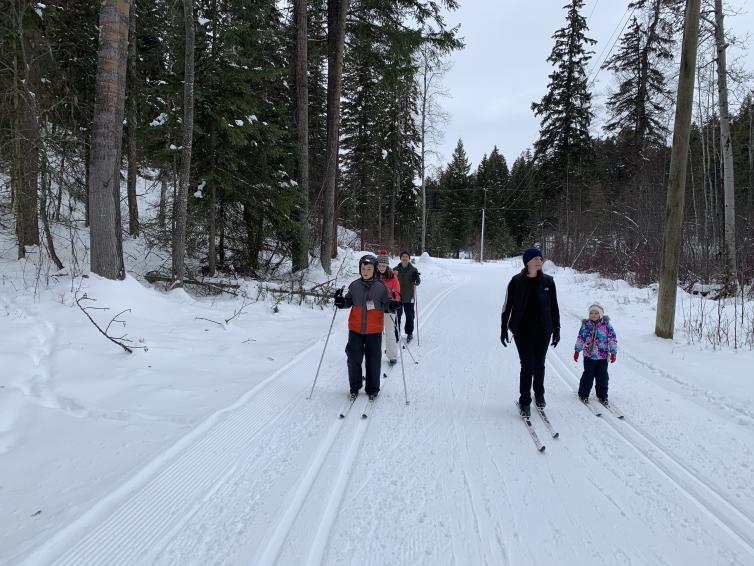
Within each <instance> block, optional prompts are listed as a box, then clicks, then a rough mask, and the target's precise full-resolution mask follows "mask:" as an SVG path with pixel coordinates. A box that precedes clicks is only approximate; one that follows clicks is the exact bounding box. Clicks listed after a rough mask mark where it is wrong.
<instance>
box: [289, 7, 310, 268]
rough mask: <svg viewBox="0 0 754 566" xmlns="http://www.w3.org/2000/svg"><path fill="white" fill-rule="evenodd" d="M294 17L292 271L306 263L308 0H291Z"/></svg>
mask: <svg viewBox="0 0 754 566" xmlns="http://www.w3.org/2000/svg"><path fill="white" fill-rule="evenodd" d="M293 9H294V12H295V20H296V43H295V45H294V59H295V62H296V77H295V80H296V139H297V147H298V152H297V161H296V182H297V183H298V189H299V191H300V193H301V206H300V208H299V211H298V218H297V221H298V224H299V227H298V230H299V232H298V235H297V237H296V241H295V243H294V248H293V271H299V270H301V269H306V268H307V267H309V80H308V60H309V55H308V49H307V41H308V28H307V20H308V18H307V0H294V3H293Z"/></svg>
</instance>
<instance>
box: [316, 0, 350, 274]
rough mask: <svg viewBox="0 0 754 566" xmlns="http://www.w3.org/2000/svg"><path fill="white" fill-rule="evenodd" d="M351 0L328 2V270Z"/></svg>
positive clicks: (323, 258)
mask: <svg viewBox="0 0 754 566" xmlns="http://www.w3.org/2000/svg"><path fill="white" fill-rule="evenodd" d="M347 12H348V0H328V2H327V148H326V151H325V194H324V199H323V201H324V205H323V209H322V244H321V245H320V251H319V261H320V263H321V264H322V268H323V269H324V270H325V273H330V272H331V265H332V263H331V259H332V258H331V254H332V249H333V246H334V245H335V241H334V240H335V230H334V229H333V225H334V223H335V222H336V218H335V185H336V182H337V178H338V141H339V136H340V91H341V86H342V78H343V52H344V50H345V43H346V14H347Z"/></svg>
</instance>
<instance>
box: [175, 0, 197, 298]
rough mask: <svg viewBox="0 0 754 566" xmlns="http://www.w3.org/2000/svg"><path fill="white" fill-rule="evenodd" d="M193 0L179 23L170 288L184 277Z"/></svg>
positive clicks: (187, 3) (185, 6)
mask: <svg viewBox="0 0 754 566" xmlns="http://www.w3.org/2000/svg"><path fill="white" fill-rule="evenodd" d="M192 2H193V0H183V22H184V30H185V34H186V50H185V53H186V54H185V61H184V64H183V65H184V73H183V74H184V76H183V147H182V149H181V172H180V176H179V181H178V194H177V198H176V202H175V203H174V204H173V216H174V218H175V232H174V233H173V285H172V286H173V287H182V286H183V278H184V276H185V273H184V272H185V265H186V264H185V257H186V215H187V208H188V187H189V181H190V178H191V144H192V143H193V134H194V6H193V4H192Z"/></svg>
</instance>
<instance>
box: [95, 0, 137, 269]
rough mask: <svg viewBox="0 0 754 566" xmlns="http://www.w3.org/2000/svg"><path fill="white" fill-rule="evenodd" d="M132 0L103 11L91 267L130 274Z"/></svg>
mask: <svg viewBox="0 0 754 566" xmlns="http://www.w3.org/2000/svg"><path fill="white" fill-rule="evenodd" d="M129 8H130V1H129V0H104V1H103V3H102V9H101V12H100V36H99V37H100V45H99V52H98V53H97V80H96V85H95V99H94V121H93V126H92V139H91V151H90V153H91V161H90V163H89V169H90V171H89V183H90V185H89V201H90V203H89V216H90V218H89V220H90V224H91V230H90V232H89V233H90V248H91V269H92V271H93V272H94V273H97V274H99V275H101V276H103V277H106V278H108V279H124V278H125V276H126V272H125V267H124V264H123V249H122V245H121V226H120V175H115V174H114V172H115V170H116V168H119V167H120V155H121V143H122V138H123V111H124V104H125V94H126V61H127V59H128V18H129Z"/></svg>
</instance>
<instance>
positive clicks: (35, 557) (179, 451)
mask: <svg viewBox="0 0 754 566" xmlns="http://www.w3.org/2000/svg"><path fill="white" fill-rule="evenodd" d="M322 339H323V338H322V337H320V338H317V339H315V340H313V341H311V342H310V343H309V344H308V345H307V346H305V347H304V348H302V349H301V350H300V351H299V352H298V353H297V354H296V355H295V356H294V357H293V359H292V360H291V361H290V362H288V363H287V364H285V365H284V366H283V367H281V368H280V369H278V370H277V371H275V372H273V373H272V374H271V375H269V376H268V377H267V378H264V379H262V380H261V381H260V382H259V383H258V384H257V385H256V386H255V387H253V388H252V389H251V390H250V391H249V392H248V393H246V394H245V395H243V396H242V397H241V398H240V400H239V401H237V402H235V403H233V404H232V405H230V406H229V407H226V408H224V409H220V410H218V411H216V412H215V413H214V414H213V415H211V416H210V417H208V418H207V419H205V421H204V422H203V423H201V424H200V425H198V426H197V427H195V428H194V430H192V431H191V432H189V433H188V434H187V435H185V436H184V437H183V438H181V439H179V440H177V441H176V442H175V443H174V444H173V445H172V446H171V447H170V448H168V449H167V450H165V451H163V452H162V453H161V454H159V455H158V456H156V457H155V458H153V459H152V461H151V462H150V463H148V464H147V465H146V466H144V467H143V468H142V469H141V470H140V471H138V472H135V474H134V475H133V476H132V477H131V479H129V480H126V481H125V482H124V483H123V484H122V485H121V486H120V487H119V488H117V489H116V490H114V491H113V492H111V493H110V494H108V495H106V496H104V497H102V498H101V499H100V500H99V502H98V503H96V504H95V505H94V506H93V507H92V508H91V509H89V510H88V511H86V512H85V513H84V514H83V515H81V516H80V517H78V518H77V519H75V520H74V521H73V522H72V523H71V524H70V525H69V526H68V527H64V528H63V529H61V530H60V531H58V533H56V534H55V535H53V537H52V538H50V539H49V540H48V541H46V542H44V543H43V544H42V545H41V546H40V547H39V548H37V549H36V550H35V551H34V552H32V554H31V555H30V556H28V557H27V559H26V562H25V563H27V564H36V563H38V561H40V560H42V559H44V560H47V561H55V562H54V563H55V564H60V565H61V566H63V565H65V564H73V565H74V566H79V565H81V564H86V563H87V562H84V561H83V560H84V559H86V558H87V557H88V556H92V555H93V554H96V551H97V550H100V552H101V551H102V549H103V548H108V549H109V550H110V551H111V554H112V552H115V556H111V557H110V558H109V561H107V562H106V563H107V564H115V563H125V564H130V563H132V562H119V560H120V559H121V557H122V552H123V549H129V548H130V549H131V550H127V552H133V549H134V548H138V549H144V548H148V547H147V546H146V545H145V544H143V542H144V540H154V537H155V536H156V533H155V531H156V530H157V529H149V528H148V527H152V526H154V525H155V524H164V523H165V522H166V520H167V519H168V518H169V517H171V516H179V515H180V513H181V508H180V507H179V506H176V505H175V500H173V499H172V498H168V497H167V496H168V495H172V494H173V493H175V491H176V490H181V489H183V490H184V494H183V498H182V499H180V502H181V503H183V502H184V501H189V502H190V501H192V500H194V499H195V498H196V497H197V495H198V494H201V493H203V489H201V488H204V487H205V486H207V485H212V478H214V477H217V476H218V475H220V476H222V472H223V471H224V470H225V469H227V465H228V460H229V459H233V458H235V452H233V451H230V450H227V449H225V450H224V449H223V448H233V447H234V446H239V445H240V446H243V444H242V443H240V442H238V441H237V439H238V433H239V432H241V433H242V434H244V438H243V439H242V440H241V442H248V441H249V440H251V439H253V438H254V437H255V436H256V435H257V434H259V433H261V432H262V431H263V430H264V429H266V428H267V427H268V426H270V425H272V424H274V423H275V422H276V421H277V420H278V419H279V418H280V417H281V416H282V415H284V414H287V413H288V412H289V411H290V410H291V408H292V406H293V404H294V402H295V399H292V400H290V401H289V402H288V403H286V404H284V405H283V406H282V407H279V409H278V412H277V414H275V412H274V411H273V412H272V415H271V418H269V417H268V418H267V419H266V420H265V418H264V417H265V414H266V413H269V412H270V411H269V407H270V405H272V403H270V402H267V403H263V404H262V407H264V409H262V410H248V411H243V409H244V408H249V407H250V405H249V402H250V401H251V400H253V399H257V398H259V397H266V398H267V399H274V398H276V395H275V394H278V391H279V390H283V389H284V384H283V383H281V382H280V380H279V378H280V377H281V376H283V375H285V374H286V373H287V372H289V371H290V370H291V369H292V368H294V367H295V366H296V364H298V363H299V362H300V361H301V360H302V359H303V358H304V357H305V356H306V354H307V353H308V352H309V351H310V350H312V349H313V348H314V347H315V346H316V345H317V344H318V343H319V342H321V341H322ZM265 409H266V410H265ZM250 425H252V426H250ZM198 433H201V434H202V435H201V436H199V437H198V438H197V439H196V440H193V439H194V438H195V437H196V436H197V434H198ZM228 439H230V444H231V445H230V446H228V447H224V446H223V444H222V441H228ZM192 440H193V442H192ZM233 440H236V442H233ZM218 441H220V442H221V443H220V444H218ZM207 447H211V448H210V449H209V450H207V449H206V448H207ZM216 454H221V455H222V456H225V460H222V459H218V458H217V457H216ZM221 461H224V462H225V464H223V463H222V462H221ZM182 470H188V471H189V475H188V476H187V475H186V473H185V472H183V473H182V472H181V471H182ZM201 473H203V474H204V476H205V477H204V481H203V482H202V483H201V484H200V486H197V485H196V484H194V483H193V482H189V481H186V480H193V479H194V478H195V477H196V476H197V475H199V474H201ZM176 479H177V480H184V481H175V480H176ZM206 489H208V488H206ZM187 492H190V493H187ZM156 501H157V502H159V501H163V502H165V501H166V502H168V503H170V505H167V506H165V507H162V508H160V507H158V506H156V505H155V502H156ZM103 507H104V509H103ZM150 515H151V516H150ZM102 516H104V520H102V519H103V517H102ZM140 519H143V520H140ZM98 520H100V522H99V523H95V521H98ZM92 523H94V524H95V525H96V526H95V527H93V528H91V529H89V530H88V531H85V530H84V529H85V527H87V526H89V525H90V524H92ZM133 525H138V528H137V529H136V533H134V532H132V531H130V530H125V531H124V527H129V526H131V527H133ZM163 530H164V527H163ZM82 531H83V532H84V534H83V535H81V534H80V532H82ZM113 533H116V537H115V538H119V539H127V541H128V542H123V543H122V544H121V545H118V544H117V543H115V544H112V543H111V540H112V539H111V538H108V537H110V536H111V535H113ZM134 535H136V536H134ZM71 539H75V540H76V542H75V544H73V545H69V544H68V543H70V542H71ZM103 541H108V544H103ZM119 551H120V552H119ZM137 552H142V553H143V552H144V551H143V550H141V551H137ZM61 554H62V556H61ZM102 563H103V561H102V560H97V561H95V562H93V564H95V565H97V566H98V565H99V564H102Z"/></svg>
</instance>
